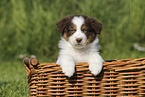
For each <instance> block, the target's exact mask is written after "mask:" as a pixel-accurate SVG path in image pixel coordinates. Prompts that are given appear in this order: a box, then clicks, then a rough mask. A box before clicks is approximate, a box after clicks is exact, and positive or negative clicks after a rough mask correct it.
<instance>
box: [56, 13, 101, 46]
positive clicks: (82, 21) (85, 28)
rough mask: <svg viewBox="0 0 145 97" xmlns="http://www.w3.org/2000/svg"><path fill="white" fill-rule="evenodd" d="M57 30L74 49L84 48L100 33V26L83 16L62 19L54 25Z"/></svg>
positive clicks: (90, 18)
mask: <svg viewBox="0 0 145 97" xmlns="http://www.w3.org/2000/svg"><path fill="white" fill-rule="evenodd" d="M56 25H57V30H58V32H59V33H61V34H62V36H63V37H64V38H65V40H66V41H68V42H70V43H71V44H72V46H73V47H74V48H78V49H79V48H84V47H85V46H86V45H87V44H89V43H91V42H93V41H94V40H95V39H96V36H97V34H100V33H101V30H102V24H101V23H99V22H98V21H97V20H96V19H95V18H92V17H88V16H85V15H74V16H67V17H64V18H63V19H62V20H60V21H59V22H57V23H56Z"/></svg>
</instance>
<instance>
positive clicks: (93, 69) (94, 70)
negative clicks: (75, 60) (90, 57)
mask: <svg viewBox="0 0 145 97" xmlns="http://www.w3.org/2000/svg"><path fill="white" fill-rule="evenodd" d="M102 66H103V63H99V64H98V63H97V64H89V70H90V71H91V73H92V74H93V75H94V76H96V75H98V74H99V73H100V72H101V71H102Z"/></svg>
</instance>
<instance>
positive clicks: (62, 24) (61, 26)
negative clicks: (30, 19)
mask: <svg viewBox="0 0 145 97" xmlns="http://www.w3.org/2000/svg"><path fill="white" fill-rule="evenodd" d="M71 19H72V16H66V17H64V18H63V19H61V20H60V21H58V22H57V23H56V26H57V31H58V32H59V33H63V32H64V31H66V30H67V29H68V27H69V24H70V21H71Z"/></svg>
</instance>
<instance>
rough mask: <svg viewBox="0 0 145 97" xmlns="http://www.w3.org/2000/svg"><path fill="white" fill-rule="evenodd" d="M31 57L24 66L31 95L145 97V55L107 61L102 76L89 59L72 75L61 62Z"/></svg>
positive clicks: (79, 65)
mask: <svg viewBox="0 0 145 97" xmlns="http://www.w3.org/2000/svg"><path fill="white" fill-rule="evenodd" d="M24 60H25V59H24ZM28 61H29V63H28V64H26V62H25V61H24V63H25V64H24V66H25V67H26V71H27V77H28V84H29V96H30V97H36V96H38V97H43V96H48V97H49V96H57V97H60V96H62V97H64V96H66V97H92V96H94V97H97V96H99V97H100V96H101V97H102V96H103V97H108V96H110V97H122V96H123V97H124V96H125V97H145V58H141V59H122V60H114V61H110V62H104V67H103V70H102V72H101V73H100V74H99V75H98V76H93V75H92V74H91V73H90V71H89V69H88V64H87V63H79V64H76V72H75V74H74V76H73V77H71V78H68V77H66V76H65V75H64V74H63V72H62V70H61V68H60V66H59V65H58V64H55V63H41V64H38V61H37V60H36V59H30V60H28Z"/></svg>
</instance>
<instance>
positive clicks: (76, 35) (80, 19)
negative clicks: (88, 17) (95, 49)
mask: <svg viewBox="0 0 145 97" xmlns="http://www.w3.org/2000/svg"><path fill="white" fill-rule="evenodd" d="M84 22H85V20H84V18H83V17H82V16H79V17H77V16H76V17H74V18H73V19H72V23H73V24H74V25H75V26H76V32H75V33H74V34H73V35H71V36H70V37H69V42H70V43H71V44H72V46H73V47H74V48H78V49H79V48H83V47H84V46H85V45H86V41H87V36H86V35H85V34H84V33H83V32H82V30H81V27H82V25H83V24H84ZM78 38H81V39H82V41H81V43H79V44H78V43H77V41H76V39H78Z"/></svg>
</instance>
